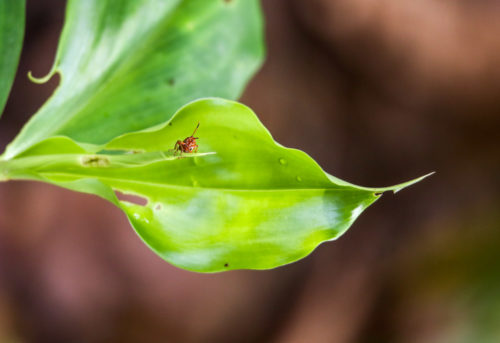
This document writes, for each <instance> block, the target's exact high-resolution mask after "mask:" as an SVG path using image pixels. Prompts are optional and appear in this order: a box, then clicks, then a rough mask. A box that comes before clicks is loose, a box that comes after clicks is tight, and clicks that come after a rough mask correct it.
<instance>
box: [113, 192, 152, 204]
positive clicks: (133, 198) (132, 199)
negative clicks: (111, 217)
mask: <svg viewBox="0 0 500 343" xmlns="http://www.w3.org/2000/svg"><path fill="white" fill-rule="evenodd" d="M115 194H116V197H117V198H118V200H120V201H126V202H129V203H132V204H135V205H139V206H146V205H147V204H148V198H145V197H141V196H139V195H136V194H130V193H128V194H126V193H122V192H120V191H116V190H115Z"/></svg>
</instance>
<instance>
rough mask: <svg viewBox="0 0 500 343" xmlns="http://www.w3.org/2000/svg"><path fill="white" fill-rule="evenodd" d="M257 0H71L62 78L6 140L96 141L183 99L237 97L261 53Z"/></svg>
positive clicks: (58, 66) (154, 119)
mask: <svg viewBox="0 0 500 343" xmlns="http://www.w3.org/2000/svg"><path fill="white" fill-rule="evenodd" d="M263 50H264V48H263V42H262V18H261V12H260V6H259V1H258V0H232V1H224V0H217V1H215V0H211V1H207V0H169V1H165V0H85V1H80V0H70V1H69V2H68V7H67V11H66V21H65V25H64V29H63V32H62V36H61V39H60V42H59V47H58V50H57V55H56V59H55V62H54V66H53V68H52V70H51V71H50V72H49V74H48V75H47V76H46V77H43V78H41V79H35V78H33V77H32V79H33V80H34V81H37V82H44V81H46V80H48V79H49V78H50V77H51V76H52V75H53V74H54V73H59V74H60V75H61V83H60V86H59V87H58V89H57V90H56V92H55V93H54V95H53V96H52V98H51V99H50V100H49V101H48V102H47V103H46V104H45V105H44V106H43V107H42V108H41V109H40V111H39V112H38V113H37V114H36V115H35V116H33V117H32V119H31V120H30V121H29V122H28V124H27V125H26V126H25V127H24V128H23V130H22V131H21V133H20V134H19V136H18V137H17V138H16V139H15V140H14V141H13V142H12V143H11V144H10V145H9V146H8V148H7V150H6V153H5V158H6V159H10V158H12V157H14V156H16V155H18V154H19V153H21V152H23V151H24V150H26V149H28V148H29V147H30V146H32V145H34V144H35V143H37V142H40V141H42V140H43V139H45V138H48V137H51V136H59V135H63V136H68V137H71V138H72V139H74V140H77V141H81V142H86V143H95V144H101V143H105V142H107V141H109V140H110V139H112V138H114V137H116V136H118V135H121V134H123V133H127V132H132V131H137V130H140V129H145V128H147V127H151V126H153V125H156V124H159V123H163V122H165V121H166V120H168V119H169V118H170V117H171V116H172V115H173V114H174V113H175V111H176V110H177V109H179V108H180V107H181V106H182V105H184V104H186V103H187V102H189V101H192V100H194V99H197V98H200V97H206V96H219V97H225V98H229V99H235V98H237V97H239V95H240V93H241V92H242V90H243V87H244V86H245V84H246V82H247V81H248V79H249V78H250V77H251V76H252V75H253V73H254V72H255V71H256V69H257V68H258V67H259V66H260V64H261V62H262V59H263V53H264V51H263Z"/></svg>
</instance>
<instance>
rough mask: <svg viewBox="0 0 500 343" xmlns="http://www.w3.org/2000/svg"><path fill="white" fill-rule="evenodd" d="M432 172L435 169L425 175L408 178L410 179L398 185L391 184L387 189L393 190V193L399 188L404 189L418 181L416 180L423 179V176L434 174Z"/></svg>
mask: <svg viewBox="0 0 500 343" xmlns="http://www.w3.org/2000/svg"><path fill="white" fill-rule="evenodd" d="M434 173H436V172H435V171H433V172H430V173H428V174H425V175H423V176H420V177H417V178H416V179H413V180H410V181H407V182H404V183H401V184H399V185H396V186H393V187H391V189H389V190H392V191H393V193H394V194H396V193H397V192H399V191H400V190H402V189H405V188H407V187H410V186H412V185H414V184H416V183H418V182H420V181H422V180H423V179H425V178H427V177H429V176H431V175H432V174H434Z"/></svg>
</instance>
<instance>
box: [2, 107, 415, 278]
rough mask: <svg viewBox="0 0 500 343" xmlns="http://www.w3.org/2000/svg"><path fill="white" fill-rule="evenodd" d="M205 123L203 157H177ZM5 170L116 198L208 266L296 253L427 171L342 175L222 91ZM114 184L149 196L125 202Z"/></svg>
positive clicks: (52, 144)
mask: <svg viewBox="0 0 500 343" xmlns="http://www.w3.org/2000/svg"><path fill="white" fill-rule="evenodd" d="M198 122H200V128H199V130H198V132H197V136H198V137H199V140H198V144H199V146H200V149H199V151H200V156H193V155H191V154H185V155H184V156H182V157H176V156H174V155H173V153H172V152H171V151H169V149H171V148H172V147H173V146H174V144H175V142H176V140H178V139H184V138H185V137H187V136H189V135H190V134H191V133H192V131H193V129H194V127H195V126H196V124H197V123H198ZM98 150H103V151H102V153H101V154H96V152H97V151H98ZM113 151H115V154H114V155H113V154H112V152H113ZM124 151H125V152H135V154H133V153H123V152H124ZM120 152H121V153H120ZM89 153H90V155H89ZM203 154H207V155H203ZM42 160H44V161H45V162H42ZM30 161H31V162H30ZM15 163H17V164H18V165H17V167H19V168H18V170H17V171H16V167H15ZM29 165H31V166H29ZM9 168H10V171H9V170H8V169H9ZM21 171H22V172H21ZM27 171H29V172H27ZM4 172H5V173H6V174H9V176H10V177H11V178H32V179H39V180H43V181H48V182H51V183H54V184H57V185H59V186H62V187H66V188H70V189H74V190H78V191H85V192H89V193H94V194H97V195H99V196H101V197H103V198H105V199H108V200H109V201H111V202H113V203H115V204H116V205H118V206H120V207H121V208H122V209H123V211H124V212H125V213H126V214H127V216H128V218H129V220H130V222H131V223H132V225H133V226H134V228H135V230H136V231H137V233H138V234H139V235H140V236H141V237H142V239H143V240H144V241H145V242H146V243H147V244H148V245H149V246H150V247H151V248H152V249H153V250H154V251H156V252H157V253H158V254H159V255H160V256H161V257H162V258H164V259H165V260H167V261H169V262H170V263H172V264H174V265H176V266H179V267H181V268H185V269H189V270H194V271H200V272H216V271H222V270H230V269H242V268H244V269H266V268H273V267H276V266H280V265H283V264H286V263H289V262H293V261H295V260H297V259H300V258H302V257H304V256H306V255H307V254H309V253H310V252H311V251H312V250H313V249H314V248H316V247H317V246H318V245H319V244H320V243H322V242H324V241H328V240H332V239H335V238H337V237H339V236H340V235H341V234H343V233H344V232H345V231H346V230H347V229H348V228H349V226H350V225H351V224H352V223H353V221H354V220H355V219H356V218H357V217H358V216H359V215H360V214H361V212H363V210H364V209H366V208H367V207H368V206H369V205H370V204H372V203H373V202H374V201H375V200H376V199H377V198H378V197H377V196H376V195H375V194H376V193H380V192H383V191H386V190H394V191H396V190H399V189H401V188H404V187H406V186H408V185H410V184H412V183H415V182H417V181H419V180H420V179H417V180H414V181H411V182H408V183H405V184H401V185H397V186H393V187H389V188H380V189H377V188H364V187H358V186H355V185H351V184H349V183H346V182H344V181H341V180H338V179H336V178H334V177H331V176H329V175H327V174H326V173H325V172H324V171H323V170H322V169H321V168H320V167H319V166H318V165H317V164H316V162H314V161H313V160H312V159H311V158H310V157H309V156H308V155H306V154H305V153H304V152H302V151H299V150H295V149H287V148H285V147H283V146H281V145H279V144H277V143H276V142H275V141H274V140H273V138H272V137H271V135H270V134H269V132H268V131H267V130H266V129H265V127H264V126H263V125H262V124H261V123H260V121H259V120H258V118H257V117H256V116H255V114H254V113H253V112H252V111H251V110H250V109H249V108H247V107H245V106H244V105H242V104H239V103H236V102H232V101H227V100H222V99H203V100H199V101H195V102H193V103H191V104H188V105H186V106H185V107H183V108H182V109H180V110H179V112H178V113H177V114H176V115H175V116H174V117H173V118H172V119H171V120H170V121H168V122H167V123H166V124H164V125H163V126H162V127H159V128H156V129H151V130H146V131H143V132H138V133H131V134H126V135H123V136H121V137H118V138H116V139H114V140H112V141H111V142H109V143H108V144H106V145H105V146H100V147H90V146H86V147H85V146H83V147H82V146H80V145H78V144H76V143H74V142H72V141H71V140H70V139H68V138H62V137H61V138H52V139H49V140H47V141H45V142H43V143H41V144H39V145H38V146H35V147H33V148H32V149H30V150H28V151H26V152H25V154H24V155H23V156H19V157H18V158H17V159H15V160H13V161H9V165H8V166H7V168H4ZM23 173H24V174H23ZM113 190H118V191H120V192H122V193H126V194H133V195H137V196H140V197H142V198H145V199H147V204H146V205H145V206H142V205H139V204H134V203H129V202H126V201H119V200H118V199H117V198H116V197H115V195H114V193H113Z"/></svg>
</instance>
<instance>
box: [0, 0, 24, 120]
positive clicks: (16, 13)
mask: <svg viewBox="0 0 500 343" xmlns="http://www.w3.org/2000/svg"><path fill="white" fill-rule="evenodd" d="M24 11H25V1H24V0H14V1H9V0H3V1H0V75H1V76H0V115H2V111H3V109H4V106H5V103H6V102H7V97H8V96H9V92H10V88H11V87H12V83H13V82H14V76H15V75H16V70H17V64H18V62H19V56H20V55H21V48H22V45H23V35H24Z"/></svg>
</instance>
